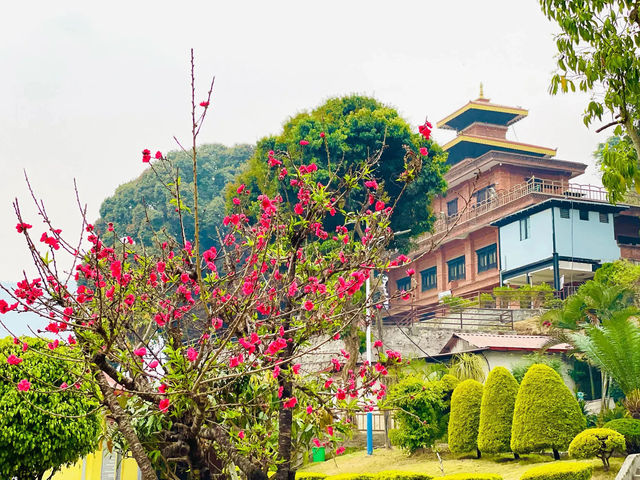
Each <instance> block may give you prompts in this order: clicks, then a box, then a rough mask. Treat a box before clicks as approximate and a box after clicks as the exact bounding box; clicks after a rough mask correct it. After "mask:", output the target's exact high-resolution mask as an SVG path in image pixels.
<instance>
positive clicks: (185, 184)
mask: <svg viewBox="0 0 640 480" xmlns="http://www.w3.org/2000/svg"><path fill="white" fill-rule="evenodd" d="M253 151H254V147H253V146H251V145H235V146H233V147H226V146H224V145H220V144H205V145H200V146H199V147H198V148H197V156H198V195H199V199H198V203H199V205H200V232H201V235H200V239H201V240H200V242H201V246H202V249H203V250H206V249H208V248H210V247H212V246H214V245H215V246H219V242H218V233H217V232H218V228H219V227H220V226H221V225H222V220H223V219H224V215H225V202H224V193H223V192H224V188H225V186H226V185H227V184H228V183H229V182H231V181H232V180H233V179H234V177H235V176H236V174H237V173H238V172H239V171H240V170H241V169H242V168H243V167H244V165H245V162H246V161H247V159H248V158H249V157H251V155H252V154H253ZM165 157H166V160H167V161H163V162H156V163H155V164H154V165H153V168H151V169H148V170H146V171H145V172H144V173H143V174H142V175H140V176H139V177H138V178H136V179H135V180H132V181H130V182H127V183H125V184H123V185H120V186H119V187H118V188H117V189H116V191H115V193H114V194H113V196H111V197H108V198H107V199H105V200H104V202H103V203H102V206H101V207H100V219H99V220H98V221H97V222H96V226H97V227H98V229H99V231H101V232H105V231H107V229H108V228H109V226H108V224H109V223H112V224H113V228H114V230H115V231H117V232H118V233H119V234H120V235H128V236H130V237H131V238H132V239H133V240H135V241H136V242H137V243H142V244H144V245H146V246H150V245H152V244H153V238H154V235H156V234H158V235H159V237H158V238H163V237H170V238H173V239H176V240H178V241H182V231H181V227H180V221H179V218H178V213H177V212H176V201H175V200H173V201H172V199H174V198H175V197H176V186H178V187H179V193H180V196H181V203H182V204H183V205H184V206H186V207H189V208H191V207H192V206H193V167H192V159H191V157H190V156H188V155H187V154H185V153H184V152H181V151H172V152H169V153H168V154H166V156H165ZM176 175H177V176H179V178H180V181H179V182H176V180H175V179H176ZM168 184H169V187H167V186H166V185H168ZM184 220H185V221H184V230H185V232H184V234H185V237H186V238H193V236H194V224H193V220H192V219H191V217H189V216H188V215H187V216H185V219H184Z"/></svg>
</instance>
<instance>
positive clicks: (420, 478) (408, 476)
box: [375, 470, 433, 480]
mask: <svg viewBox="0 0 640 480" xmlns="http://www.w3.org/2000/svg"><path fill="white" fill-rule="evenodd" d="M432 479H433V475H427V474H426V473H422V472H403V471H402V470H385V471H383V472H378V473H376V474H375V480H432Z"/></svg>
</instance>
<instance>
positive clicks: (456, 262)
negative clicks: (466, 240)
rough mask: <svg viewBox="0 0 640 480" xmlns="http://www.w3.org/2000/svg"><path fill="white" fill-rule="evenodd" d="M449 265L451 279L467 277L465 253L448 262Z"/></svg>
mask: <svg viewBox="0 0 640 480" xmlns="http://www.w3.org/2000/svg"><path fill="white" fill-rule="evenodd" d="M447 267H449V281H450V282H452V281H454V280H461V279H464V278H466V275H465V270H464V255H463V256H461V257H458V258H454V259H453V260H449V261H448V262H447Z"/></svg>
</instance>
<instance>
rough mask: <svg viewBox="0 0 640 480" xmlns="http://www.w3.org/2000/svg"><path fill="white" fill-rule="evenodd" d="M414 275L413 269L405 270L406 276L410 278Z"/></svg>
mask: <svg viewBox="0 0 640 480" xmlns="http://www.w3.org/2000/svg"><path fill="white" fill-rule="evenodd" d="M415 273H416V271H415V270H414V269H413V268H407V275H409V276H412V275H414V274H415Z"/></svg>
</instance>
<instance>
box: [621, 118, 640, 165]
mask: <svg viewBox="0 0 640 480" xmlns="http://www.w3.org/2000/svg"><path fill="white" fill-rule="evenodd" d="M624 126H625V129H626V131H627V134H628V135H629V138H630V139H631V142H632V143H633V148H635V150H636V158H637V159H638V161H640V135H639V134H638V132H636V129H635V128H634V125H633V120H631V119H630V118H629V117H628V114H627V121H626V122H625V123H624Z"/></svg>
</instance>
